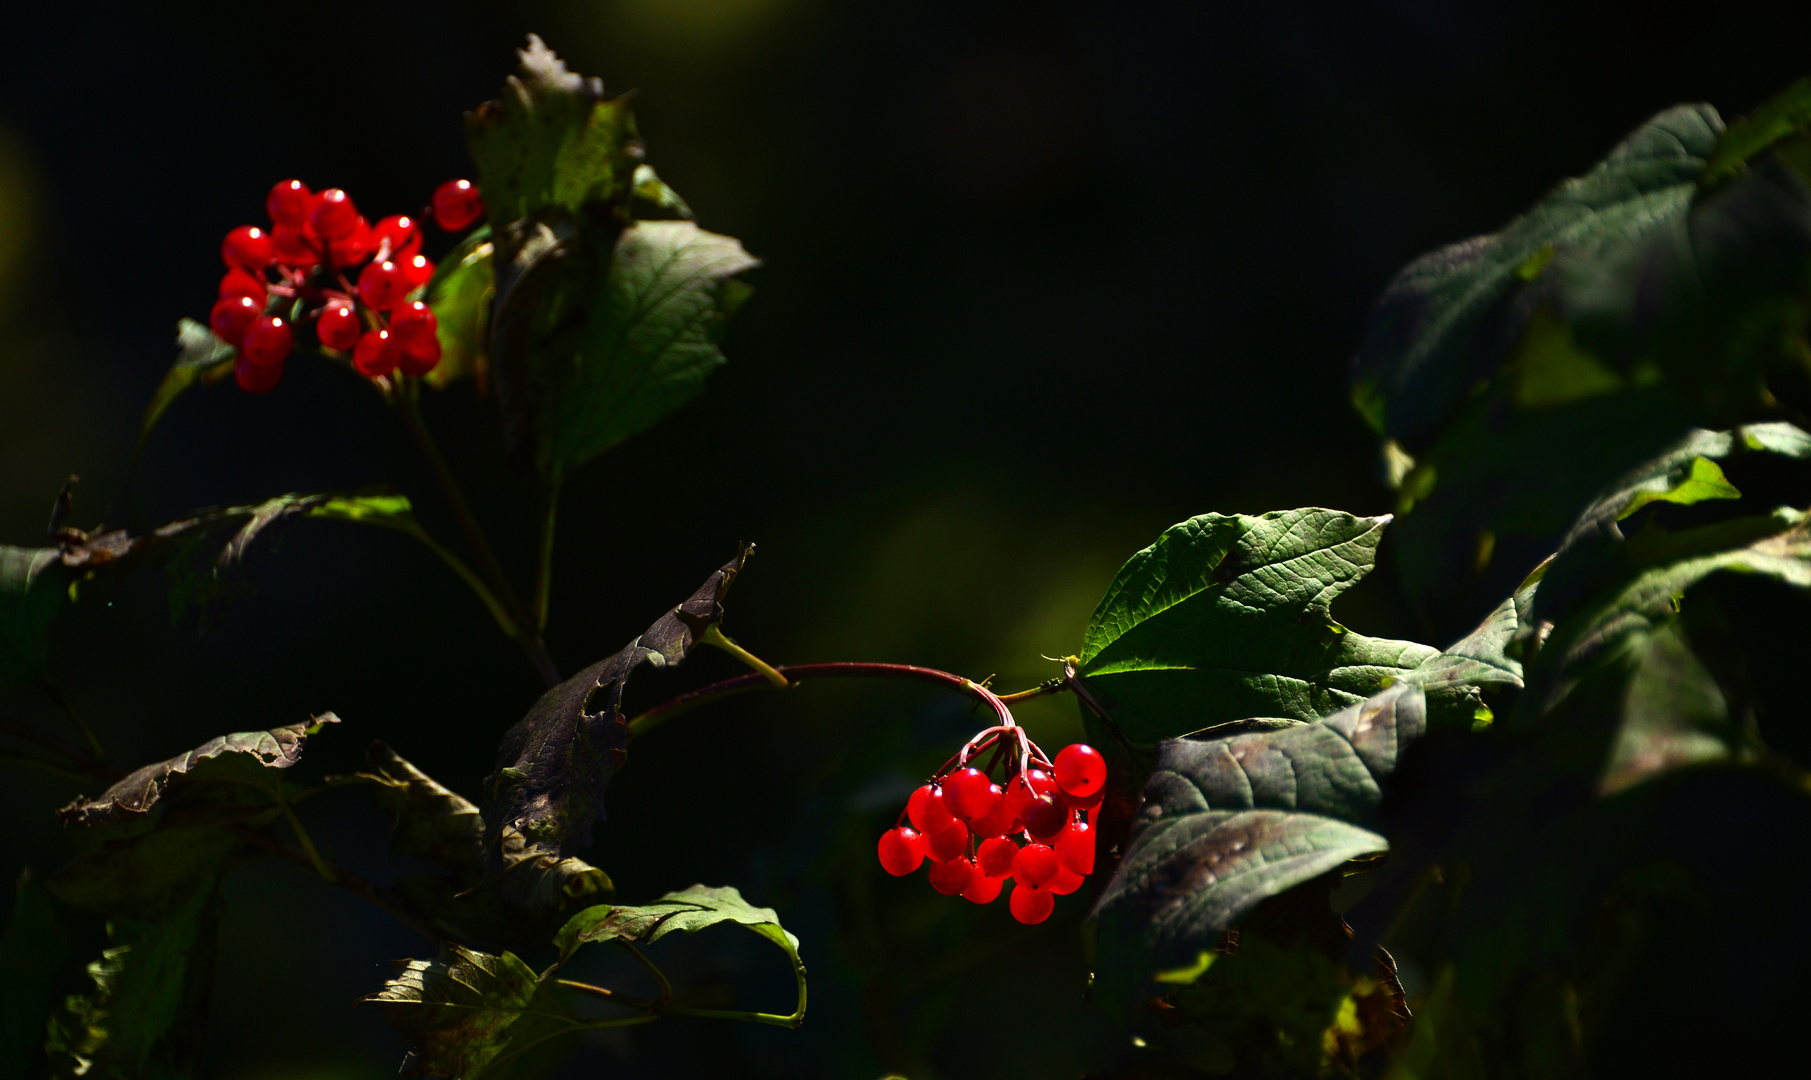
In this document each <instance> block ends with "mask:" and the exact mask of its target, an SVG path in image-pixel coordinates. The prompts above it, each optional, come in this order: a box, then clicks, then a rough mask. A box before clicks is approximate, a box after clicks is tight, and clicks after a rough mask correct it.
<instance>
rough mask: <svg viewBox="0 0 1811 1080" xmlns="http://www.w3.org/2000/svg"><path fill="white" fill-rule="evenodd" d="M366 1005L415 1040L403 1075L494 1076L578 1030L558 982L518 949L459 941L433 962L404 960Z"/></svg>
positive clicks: (457, 1079) (462, 1079)
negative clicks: (494, 949)
mask: <svg viewBox="0 0 1811 1080" xmlns="http://www.w3.org/2000/svg"><path fill="white" fill-rule="evenodd" d="M359 1004H361V1005H371V1006H374V1007H376V1008H377V1009H379V1010H380V1011H381V1012H382V1013H383V1014H384V1020H385V1022H386V1023H388V1024H389V1025H390V1026H391V1027H393V1028H395V1029H396V1030H397V1031H399V1032H401V1033H402V1035H403V1037H404V1038H406V1039H408V1040H409V1042H410V1043H411V1044H412V1045H413V1047H414V1049H413V1051H412V1052H411V1053H410V1054H409V1056H408V1057H407V1058H405V1059H404V1060H403V1066H402V1075H404V1076H427V1075H432V1076H440V1077H446V1078H447V1080H480V1078H483V1077H491V1078H495V1077H498V1076H501V1075H504V1074H505V1073H506V1072H507V1071H508V1069H509V1067H510V1066H511V1065H512V1064H513V1063H514V1062H515V1061H516V1060H517V1059H519V1058H520V1057H521V1055H522V1054H523V1053H524V1052H526V1051H528V1050H531V1049H533V1048H534V1047H536V1046H538V1045H541V1044H543V1043H546V1042H548V1041H550V1040H552V1039H555V1038H557V1037H559V1036H561V1035H566V1034H570V1033H573V1032H576V1031H577V1030H578V1028H579V1022H578V1020H577V1019H576V1018H574V1017H573V1016H572V1014H571V1013H570V1012H568V1011H567V1010H566V1007H565V1006H564V1005H563V1004H561V1003H560V1001H559V999H558V998H557V997H555V996H554V993H553V987H552V986H551V985H549V984H548V983H545V982H543V981H541V980H540V979H539V978H538V977H537V976H536V975H535V973H534V971H533V970H532V969H530V968H529V967H528V965H527V964H524V963H523V962H522V961H521V960H520V959H518V958H517V957H516V955H515V954H514V953H507V952H506V953H503V954H502V955H501V956H492V955H490V954H488V953H481V952H475V951H473V950H470V949H467V948H464V947H463V946H459V945H452V944H448V945H445V946H443V947H442V949H441V952H440V955H439V956H437V957H436V958H434V959H433V960H402V961H398V962H397V963H396V977H395V978H394V979H391V980H389V981H388V982H386V983H385V984H384V988H383V989H382V990H379V991H378V992H377V993H375V994H371V995H368V996H366V997H363V998H360V999H359Z"/></svg>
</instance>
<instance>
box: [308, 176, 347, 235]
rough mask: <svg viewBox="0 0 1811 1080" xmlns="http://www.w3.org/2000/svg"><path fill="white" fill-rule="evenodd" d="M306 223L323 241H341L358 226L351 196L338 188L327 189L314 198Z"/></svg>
mask: <svg viewBox="0 0 1811 1080" xmlns="http://www.w3.org/2000/svg"><path fill="white" fill-rule="evenodd" d="M308 223H309V224H310V225H313V226H314V231H315V232H316V233H319V234H320V235H321V236H322V237H324V238H325V239H328V240H343V239H345V238H346V237H348V236H350V235H352V230H353V229H354V228H356V227H357V225H358V207H357V206H355V205H353V203H352V196H350V195H348V194H346V193H345V192H344V191H341V190H340V189H339V188H328V189H327V190H326V191H323V192H321V193H320V194H319V195H316V196H315V197H314V206H313V207H312V208H311V209H310V210H309V211H308Z"/></svg>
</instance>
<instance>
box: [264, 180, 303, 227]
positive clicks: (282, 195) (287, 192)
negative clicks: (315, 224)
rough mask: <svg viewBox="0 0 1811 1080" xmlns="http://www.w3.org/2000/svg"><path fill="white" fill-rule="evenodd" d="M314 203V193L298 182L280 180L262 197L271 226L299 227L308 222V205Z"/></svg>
mask: <svg viewBox="0 0 1811 1080" xmlns="http://www.w3.org/2000/svg"><path fill="white" fill-rule="evenodd" d="M313 201H314V192H312V191H309V190H308V185H307V184H304V183H302V182H301V181H300V180H281V181H278V182H277V186H276V187H273V188H271V189H270V194H269V195H266V196H265V197H264V209H265V211H266V212H267V213H269V214H270V222H271V224H272V225H289V226H292V227H295V226H300V225H301V224H302V222H304V221H307V220H308V204H309V203H311V202H313Z"/></svg>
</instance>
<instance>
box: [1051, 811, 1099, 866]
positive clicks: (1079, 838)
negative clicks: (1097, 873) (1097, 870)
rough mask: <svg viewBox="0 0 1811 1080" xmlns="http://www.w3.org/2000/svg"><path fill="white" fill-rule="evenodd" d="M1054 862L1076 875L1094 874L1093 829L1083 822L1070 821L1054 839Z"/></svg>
mask: <svg viewBox="0 0 1811 1080" xmlns="http://www.w3.org/2000/svg"><path fill="white" fill-rule="evenodd" d="M1055 847H1056V860H1057V861H1058V862H1060V863H1062V864H1063V867H1064V868H1065V869H1067V870H1072V871H1074V872H1075V873H1077V874H1082V875H1084V876H1085V875H1088V874H1092V873H1094V828H1093V826H1091V825H1089V824H1088V823H1087V822H1085V821H1080V820H1076V821H1071V822H1070V823H1069V824H1068V825H1066V826H1064V827H1063V831H1062V832H1060V833H1058V834H1057V837H1056V844H1055Z"/></svg>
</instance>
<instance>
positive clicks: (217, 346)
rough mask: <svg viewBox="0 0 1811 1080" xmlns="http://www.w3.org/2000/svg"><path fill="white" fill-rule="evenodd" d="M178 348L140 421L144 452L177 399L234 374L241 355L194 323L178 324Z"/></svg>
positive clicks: (190, 320)
mask: <svg viewBox="0 0 1811 1080" xmlns="http://www.w3.org/2000/svg"><path fill="white" fill-rule="evenodd" d="M176 348H177V350H178V351H177V354H176V363H175V364H173V365H171V367H170V371H169V373H168V374H166V375H165V376H164V377H163V382H161V383H159V384H157V391H156V392H155V393H153V394H152V395H151V403H150V404H149V405H146V406H145V416H144V419H143V420H140V421H139V424H138V447H137V449H138V450H143V449H144V448H145V440H146V439H148V438H150V437H151V429H152V428H154V427H156V426H157V422H158V421H159V420H161V419H163V414H164V413H165V412H167V411H168V410H169V408H170V405H171V404H172V403H174V402H175V401H176V399H177V398H179V397H181V396H182V395H183V394H184V393H186V392H187V391H188V389H189V388H190V387H192V386H194V385H195V384H196V383H200V382H210V383H213V382H219V381H220V380H222V379H224V378H226V377H227V376H228V375H230V374H232V371H233V359H234V357H236V356H238V355H239V350H237V349H235V348H233V347H232V346H231V345H228V344H227V343H226V342H224V341H221V340H220V339H219V338H217V337H215V336H214V332H213V331H212V330H209V329H208V328H207V327H205V326H203V325H201V324H200V323H198V322H196V321H195V320H194V319H182V320H180V321H178V322H177V324H176ZM134 452H136V451H134Z"/></svg>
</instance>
